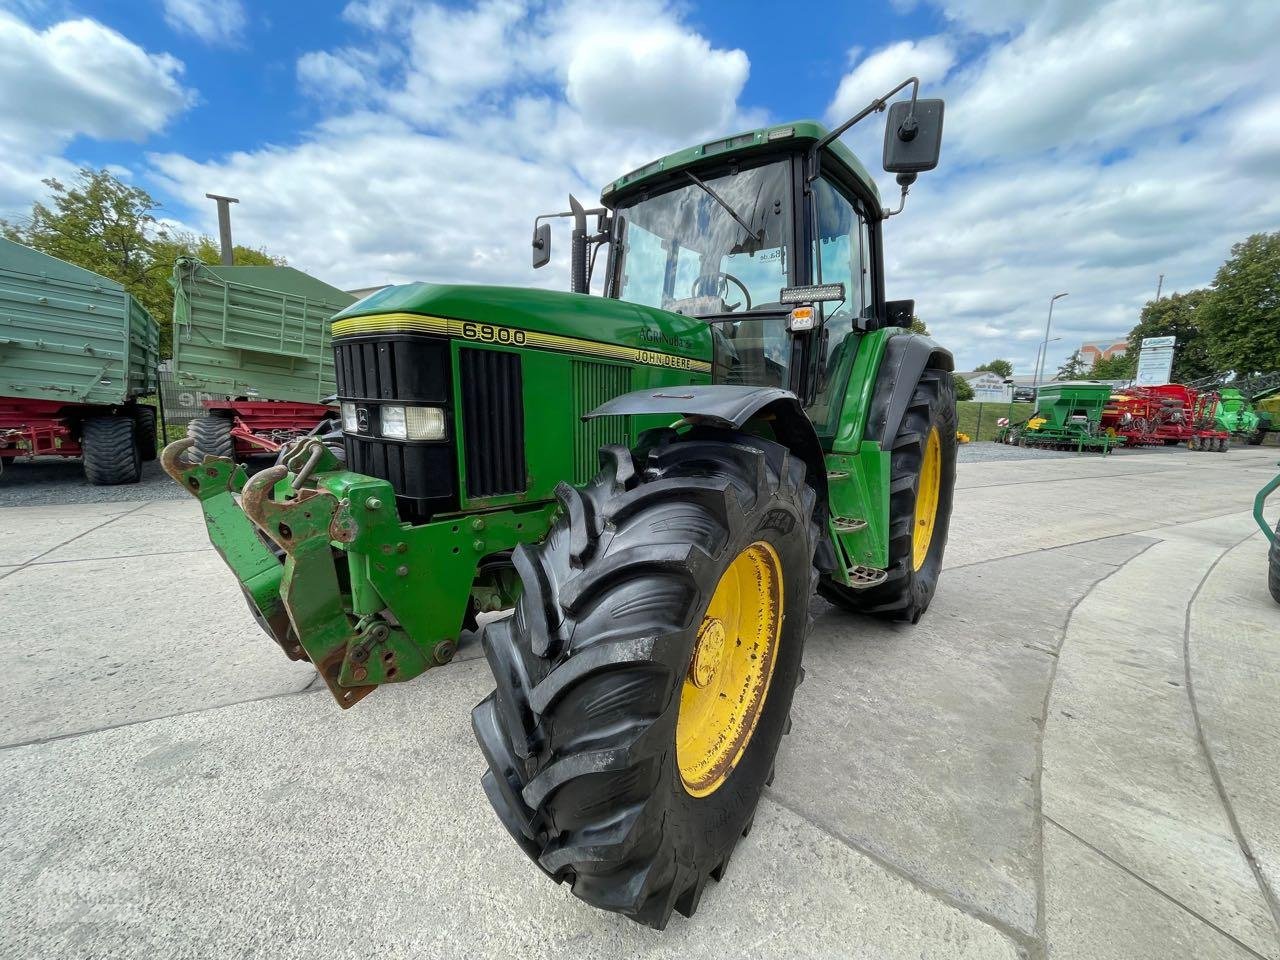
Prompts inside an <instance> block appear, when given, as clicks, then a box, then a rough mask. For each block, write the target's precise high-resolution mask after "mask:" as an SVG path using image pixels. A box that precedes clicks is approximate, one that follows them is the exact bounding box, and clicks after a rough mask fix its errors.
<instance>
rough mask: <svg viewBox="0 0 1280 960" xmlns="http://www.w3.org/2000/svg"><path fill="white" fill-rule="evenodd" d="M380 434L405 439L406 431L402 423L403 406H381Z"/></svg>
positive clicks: (406, 437) (406, 436)
mask: <svg viewBox="0 0 1280 960" xmlns="http://www.w3.org/2000/svg"><path fill="white" fill-rule="evenodd" d="M382 435H383V436H384V437H390V438H391V439H392V440H406V439H408V433H407V432H406V430H405V424H404V407H385V406H384V407H383V408H382Z"/></svg>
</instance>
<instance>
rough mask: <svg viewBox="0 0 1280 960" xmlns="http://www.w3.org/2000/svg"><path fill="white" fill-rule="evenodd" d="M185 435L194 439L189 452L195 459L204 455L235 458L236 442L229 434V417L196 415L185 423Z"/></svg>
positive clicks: (199, 458)
mask: <svg viewBox="0 0 1280 960" xmlns="http://www.w3.org/2000/svg"><path fill="white" fill-rule="evenodd" d="M187 436H188V437H190V438H191V439H192V440H194V441H195V443H194V444H193V445H192V447H191V453H190V456H191V457H192V458H193V459H195V460H203V459H204V458H205V457H229V458H231V459H235V453H236V442H235V438H234V437H232V436H231V420H230V418H229V417H196V418H195V419H194V420H192V421H191V422H190V423H188V424H187Z"/></svg>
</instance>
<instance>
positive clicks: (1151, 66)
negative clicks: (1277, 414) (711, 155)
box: [153, 0, 1280, 372]
mask: <svg viewBox="0 0 1280 960" xmlns="http://www.w3.org/2000/svg"><path fill="white" fill-rule="evenodd" d="M939 5H940V6H941V9H942V12H943V14H944V15H945V18H946V23H947V28H946V29H945V30H944V32H942V33H940V34H937V35H935V36H928V37H922V38H917V39H913V40H907V41H900V42H898V43H894V44H891V45H889V46H886V47H883V48H881V49H871V50H869V51H862V52H860V54H859V55H857V56H855V57H853V58H852V62H851V65H850V68H849V69H848V71H847V73H846V75H845V76H844V77H842V78H841V79H840V81H839V82H838V84H837V83H836V82H834V81H833V83H832V87H833V88H835V89H833V91H832V96H831V99H830V106H829V111H828V115H829V116H830V117H831V118H832V119H833V120H834V119H843V118H844V117H846V116H848V115H850V114H851V113H853V112H855V111H856V110H858V109H859V108H861V107H862V106H864V105H865V104H866V103H867V102H868V101H870V100H871V99H872V98H873V97H875V96H877V95H879V94H881V93H883V92H885V91H886V90H888V89H889V88H891V87H892V86H894V85H895V84H896V83H897V82H898V81H900V80H901V79H903V78H905V77H906V76H908V75H910V74H917V75H919V76H921V79H922V81H923V86H922V91H921V92H922V95H923V96H938V95H944V96H946V98H947V102H948V106H947V130H946V134H945V136H944V143H943V160H942V165H941V167H940V168H939V170H937V171H935V172H934V173H931V174H926V175H924V176H922V177H921V179H920V182H919V183H918V185H917V186H916V187H915V188H914V189H913V195H912V199H911V201H910V202H909V203H908V205H907V208H906V212H905V213H904V214H903V215H902V216H901V217H896V218H894V219H892V220H890V221H889V222H888V224H887V225H886V228H885V232H886V237H887V243H886V247H887V256H888V271H887V273H888V289H889V293H890V295H891V296H913V297H915V298H916V300H917V308H918V311H919V312H920V315H921V316H923V317H924V318H925V319H926V320H927V321H928V323H929V325H930V327H931V328H932V329H933V330H934V331H935V332H936V333H937V334H938V335H939V337H940V339H942V340H943V342H944V343H946V344H947V345H948V346H950V347H951V348H952V349H953V350H955V352H956V354H957V359H958V363H959V364H960V365H961V366H963V367H966V368H972V367H973V366H974V365H976V364H978V363H980V362H982V361H985V360H989V359H991V358H992V357H994V356H1008V357H1010V358H1012V359H1013V360H1014V361H1015V363H1016V365H1017V367H1018V370H1019V372H1029V371H1030V368H1031V362H1032V360H1033V358H1034V355H1035V353H1036V349H1037V346H1038V343H1039V340H1040V338H1041V337H1042V336H1043V325H1044V319H1045V313H1046V311H1047V307H1048V298H1049V296H1050V295H1052V294H1053V293H1057V292H1059V291H1061V290H1067V291H1069V292H1070V296H1069V297H1068V298H1067V299H1065V300H1062V301H1059V302H1058V304H1057V306H1056V308H1055V310H1054V336H1061V337H1063V340H1062V341H1061V342H1059V343H1055V344H1053V345H1052V346H1051V347H1050V351H1049V361H1048V364H1047V365H1048V367H1049V368H1050V369H1051V370H1052V369H1054V368H1056V366H1057V365H1058V364H1059V363H1060V362H1061V360H1062V359H1063V358H1064V357H1065V356H1066V355H1067V354H1068V353H1070V351H1071V349H1073V348H1074V347H1075V346H1076V345H1078V344H1079V343H1080V342H1082V341H1084V340H1092V339H1098V338H1103V337H1107V336H1111V335H1114V334H1124V333H1126V332H1127V331H1128V330H1129V329H1130V327H1132V325H1133V323H1134V321H1135V320H1136V318H1137V314H1138V311H1139V310H1140V309H1141V307H1142V304H1143V303H1144V302H1145V301H1146V300H1147V299H1149V298H1150V297H1151V296H1152V294H1153V293H1154V288H1155V284H1156V278H1157V276H1158V275H1159V274H1162V273H1163V274H1165V286H1164V290H1165V292H1166V293H1168V292H1171V291H1177V290H1186V289H1189V288H1191V287H1193V286H1200V285H1204V284H1205V283H1207V282H1208V281H1209V279H1211V277H1212V275H1213V272H1214V270H1215V268H1216V267H1217V265H1218V264H1219V263H1220V262H1221V260H1222V259H1223V258H1224V257H1225V256H1226V255H1227V254H1228V252H1229V248H1230V244H1231V243H1232V242H1234V241H1236V240H1239V239H1241V238H1243V237H1244V236H1246V235H1247V234H1248V233H1250V232H1252V231H1256V230H1262V229H1275V228H1276V227H1277V225H1280V173H1278V172H1277V171H1280V132H1278V131H1280V81H1278V80H1277V78H1275V77H1274V76H1273V74H1272V71H1271V70H1270V69H1269V60H1268V57H1269V56H1271V57H1272V59H1274V56H1273V54H1274V46H1275V41H1274V40H1273V39H1272V38H1273V37H1274V36H1275V35H1276V29H1277V27H1280V23H1278V22H1277V19H1276V18H1277V15H1278V14H1277V12H1276V11H1273V10H1272V7H1274V4H1260V3H1259V4H1254V3H1253V0H1241V3H1240V6H1239V11H1238V15H1237V16H1235V17H1234V18H1231V19H1230V20H1228V19H1227V18H1224V17H1222V15H1221V14H1220V13H1218V12H1216V11H1214V10H1213V8H1212V7H1211V6H1210V5H1208V4H1201V3H1196V2H1190V0H1188V2H1183V3H1177V4H1164V5H1160V4H1157V5H1151V4H1137V3H1134V2H1131V0H1115V2H1109V3H1083V2H1082V3H1050V4H1040V3H1036V4H1032V3H1029V2H1028V3H1015V4H1010V3H1003V2H1001V3H997V2H995V0H939ZM1277 10H1280V8H1277ZM344 15H345V17H346V19H347V20H348V22H350V23H351V24H352V25H353V26H355V27H357V28H358V29H359V30H361V31H363V34H362V35H361V36H362V37H363V39H361V37H356V38H355V42H349V43H347V44H346V45H345V46H342V47H340V48H336V49H333V50H326V51H316V52H313V53H310V54H306V55H304V56H303V57H302V58H301V59H300V60H299V62H298V65H297V69H298V76H299V80H300V82H301V83H302V84H303V85H304V86H305V87H306V88H307V89H309V90H311V91H312V92H314V93H315V94H316V95H317V98H318V99H317V102H318V103H320V104H321V105H322V106H324V109H325V110H326V113H327V115H328V119H326V120H324V121H323V122H321V123H320V124H318V125H317V126H316V128H315V129H314V130H312V131H311V132H310V133H309V134H308V135H307V136H305V137H304V138H303V139H302V141H301V142H300V143H296V144H292V145H280V146H264V147H261V148H259V149H255V150H252V151H247V152H243V153H237V154H233V155H231V156H228V157H224V158H218V159H215V160H212V161H208V162H196V161H193V160H191V159H188V158H185V157H181V156H178V155H166V156H163V157H155V158H154V159H153V164H154V167H155V169H156V170H157V171H158V172H159V173H160V174H161V175H162V176H163V177H164V178H165V181H166V183H167V184H168V185H169V187H170V189H171V190H172V191H173V192H174V193H175V194H176V195H177V196H179V197H183V198H190V199H191V202H192V204H193V209H195V210H196V211H197V213H198V215H199V216H200V217H203V218H207V219H206V221H205V223H204V224H203V226H204V228H205V229H207V230H208V229H212V226H213V224H212V222H211V213H212V211H211V208H210V209H209V210H206V209H205V206H206V205H205V204H203V201H202V200H201V197H202V195H203V193H204V192H205V191H206V190H213V191H227V192H231V193H232V194H233V195H236V196H239V197H240V198H241V200H242V202H241V204H240V206H239V207H237V209H236V211H235V217H236V231H237V237H238V238H239V239H241V240H243V241H245V242H249V243H252V244H255V245H263V246H266V247H268V248H269V249H271V250H273V251H276V252H279V253H282V254H284V255H285V256H288V257H289V258H290V260H291V261H293V262H295V263H297V264H299V265H300V266H303V267H304V268H305V269H309V270H311V271H312V272H315V273H317V274H318V275H320V276H322V277H324V278H326V279H329V280H331V281H333V282H337V283H340V284H346V285H353V286H354V285H367V284H372V283H377V282H385V281H400V280H410V279H429V280H439V281H461V280H471V281H486V282H504V283H516V284H527V283H541V284H544V285H547V286H551V287H557V288H563V287H564V286H565V271H564V269H563V266H562V265H561V266H553V267H551V268H549V269H548V270H546V271H543V272H542V273H540V274H534V273H532V271H531V270H530V268H529V266H528V254H529V247H528V240H529V237H528V235H529V229H530V226H531V220H532V217H533V215H534V214H536V213H541V212H545V211H548V210H555V209H563V207H564V195H565V194H566V193H567V192H569V191H570V190H572V191H574V192H576V193H577V194H578V195H579V196H580V197H582V198H583V199H588V198H593V197H594V196H595V195H596V194H597V191H598V190H599V187H600V185H601V184H603V183H604V182H606V181H607V180H609V179H611V178H612V177H614V176H616V175H617V174H618V173H620V172H622V171H625V170H629V169H632V168H634V167H635V166H637V165H639V164H640V163H643V162H646V161H648V160H651V159H653V158H654V157H656V156H660V155H662V154H663V153H665V152H668V151H669V150H672V149H676V148H678V147H681V146H686V145H688V144H690V143H695V142H698V141H699V140H702V139H709V138H710V137H712V136H714V135H719V134H724V133H728V132H731V131H734V130H736V129H742V128H745V127H750V126H753V125H755V124H756V123H757V122H758V121H759V120H760V119H761V118H760V117H759V116H758V115H756V114H754V113H752V112H750V111H749V110H747V109H744V107H743V106H742V104H741V103H740V102H739V101H740V98H741V96H742V90H743V89H744V84H745V81H746V78H747V75H748V70H749V62H748V57H747V53H746V52H744V51H739V50H732V49H724V48H717V47H715V46H714V45H713V44H712V43H711V42H710V41H709V40H708V39H707V38H706V37H704V36H702V35H700V34H699V33H698V31H697V30H695V29H693V28H692V27H691V26H690V25H689V24H688V22H687V21H686V20H685V19H684V18H683V16H682V15H681V13H680V12H679V10H678V9H677V8H674V7H671V6H668V5H665V4H663V3H661V2H660V0H632V2H629V3H623V2H622V0H597V2H588V0H549V2H541V3H537V4H532V3H531V4H529V5H526V4H525V3H521V2H516V0H493V2H482V3H478V4H472V5H469V6H445V5H443V4H434V3H423V2H413V0H361V2H358V3H352V4H350V5H349V6H348V7H347V9H346V11H345V13H344ZM1240 22H1248V23H1249V24H1250V26H1249V29H1248V30H1242V29H1238V28H1236V27H1235V26H1233V24H1238V23H1240ZM761 42H762V43H763V42H767V39H762V41H761ZM795 112H796V113H797V114H803V113H808V112H809V111H808V110H807V109H805V108H804V107H803V106H802V105H797V109H796V111H795ZM878 127H879V125H878V124H877V123H876V122H875V121H873V120H868V121H867V122H866V123H865V124H864V125H863V126H862V127H860V128H859V129H858V130H855V131H854V132H853V134H852V135H851V138H850V142H851V143H852V144H853V145H855V146H856V147H857V148H858V149H859V152H861V153H862V154H863V155H864V156H866V157H867V158H868V160H874V159H876V158H877V154H878V151H879V146H878V142H877V141H878V140H879V136H880V129H878ZM883 180H884V182H883V183H882V189H883V190H884V193H885V196H886V198H888V197H891V196H892V197H896V189H895V188H894V187H893V185H892V180H891V178H888V177H884V178H883ZM563 241H564V235H563V233H558V234H557V245H556V252H557V258H558V259H560V260H561V261H562V259H563V257H564V254H565V247H566V246H567V244H565V243H564V242H563Z"/></svg>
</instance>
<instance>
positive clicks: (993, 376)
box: [969, 373, 1013, 403]
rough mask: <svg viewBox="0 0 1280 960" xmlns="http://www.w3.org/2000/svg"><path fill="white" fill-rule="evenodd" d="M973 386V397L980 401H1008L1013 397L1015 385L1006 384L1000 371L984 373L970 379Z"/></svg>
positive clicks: (970, 384)
mask: <svg viewBox="0 0 1280 960" xmlns="http://www.w3.org/2000/svg"><path fill="white" fill-rule="evenodd" d="M969 386H971V387H973V399H974V400H977V401H978V402H979V403H1008V402H1009V401H1010V400H1012V399H1013V387H1012V386H1011V385H1006V384H1005V382H1004V377H1002V376H1000V374H998V373H984V374H983V375H982V376H980V377H974V378H972V379H971V380H970V381H969Z"/></svg>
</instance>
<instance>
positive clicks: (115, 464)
mask: <svg viewBox="0 0 1280 960" xmlns="http://www.w3.org/2000/svg"><path fill="white" fill-rule="evenodd" d="M80 447H81V455H82V457H83V462H84V475H85V479H86V480H88V481H89V482H90V483H91V484H93V485H94V486H95V487H110V486H115V485H117V484H121V483H137V482H138V481H139V480H140V479H141V478H142V458H141V456H140V455H139V453H138V441H137V440H136V439H135V437H134V421H133V417H90V418H89V419H88V420H85V421H84V423H83V424H81V426H80Z"/></svg>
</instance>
